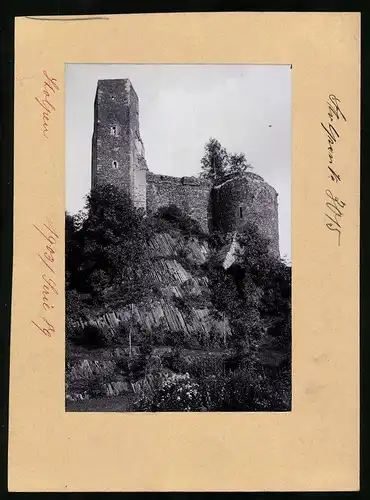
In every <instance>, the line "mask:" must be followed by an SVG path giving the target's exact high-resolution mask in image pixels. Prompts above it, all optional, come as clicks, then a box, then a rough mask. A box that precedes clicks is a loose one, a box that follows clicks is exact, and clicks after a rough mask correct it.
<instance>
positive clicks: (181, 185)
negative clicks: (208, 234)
mask: <svg viewBox="0 0 370 500" xmlns="http://www.w3.org/2000/svg"><path fill="white" fill-rule="evenodd" d="M210 191H211V184H210V183H209V182H208V181H205V180H201V179H198V178H196V177H181V178H180V177H170V176H167V175H156V174H152V173H148V175H147V195H146V196H147V211H148V213H155V212H156V211H157V210H158V209H159V208H160V207H165V206H168V205H176V206H177V207H178V208H180V209H181V210H182V211H183V212H184V213H185V214H187V215H189V216H190V217H192V218H193V219H195V220H197V221H198V222H199V224H200V225H201V227H202V229H203V230H204V231H208V230H209V217H210V215H211V214H210V210H211V205H210V203H211V199H210Z"/></svg>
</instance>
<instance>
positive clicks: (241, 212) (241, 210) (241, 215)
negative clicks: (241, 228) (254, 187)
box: [239, 207, 243, 219]
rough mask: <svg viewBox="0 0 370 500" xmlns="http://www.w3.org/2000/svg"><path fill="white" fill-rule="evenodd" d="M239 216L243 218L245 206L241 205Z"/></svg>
mask: <svg viewBox="0 0 370 500" xmlns="http://www.w3.org/2000/svg"><path fill="white" fill-rule="evenodd" d="M239 217H240V218H241V219H242V218H243V207H239Z"/></svg>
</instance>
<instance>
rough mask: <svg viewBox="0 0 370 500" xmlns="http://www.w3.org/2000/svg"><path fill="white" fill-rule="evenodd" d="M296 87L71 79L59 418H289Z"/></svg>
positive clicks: (252, 70)
mask: <svg viewBox="0 0 370 500" xmlns="http://www.w3.org/2000/svg"><path fill="white" fill-rule="evenodd" d="M291 77H292V68H291V66H290V65H248V64H245V65H234V64H215V65H213V64H198V65H192V64H178V65H176V64H137V65H131V64H111V65H108V64H67V65H66V67H65V82H66V183H65V188H66V207H65V210H66V213H65V299H66V320H65V332H66V333H65V335H66V339H65V356H66V360H65V361H66V362H65V409H66V411H67V412H287V411H291V407H292V369H291V366H292V352H291V346H292V328H291V316H292V305H291V271H292V268H291V168H292V165H291V144H292V137H291V136H292V128H291V114H292V96H291Z"/></svg>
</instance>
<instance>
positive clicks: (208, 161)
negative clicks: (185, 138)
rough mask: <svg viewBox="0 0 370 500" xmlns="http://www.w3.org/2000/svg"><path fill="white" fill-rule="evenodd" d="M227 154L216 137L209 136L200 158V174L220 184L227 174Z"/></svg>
mask: <svg viewBox="0 0 370 500" xmlns="http://www.w3.org/2000/svg"><path fill="white" fill-rule="evenodd" d="M227 169H228V154H227V151H226V149H225V148H223V147H222V146H221V144H220V143H219V142H218V140H217V139H214V138H212V137H211V138H210V139H209V141H208V142H207V144H206V145H205V147H204V156H203V158H202V159H201V173H200V176H201V177H202V178H204V179H209V180H211V181H212V182H213V184H214V185H217V184H220V183H221V182H222V181H223V180H224V178H225V175H226V174H227Z"/></svg>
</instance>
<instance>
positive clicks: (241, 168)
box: [228, 153, 252, 174]
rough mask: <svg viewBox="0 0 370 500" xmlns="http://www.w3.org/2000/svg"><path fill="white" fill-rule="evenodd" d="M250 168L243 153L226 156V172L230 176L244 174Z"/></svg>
mask: <svg viewBox="0 0 370 500" xmlns="http://www.w3.org/2000/svg"><path fill="white" fill-rule="evenodd" d="M251 168H252V166H251V165H250V164H249V163H248V162H247V159H246V157H245V154H244V153H234V154H229V155H228V171H229V173H230V174H244V172H246V171H247V170H250V169H251Z"/></svg>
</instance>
